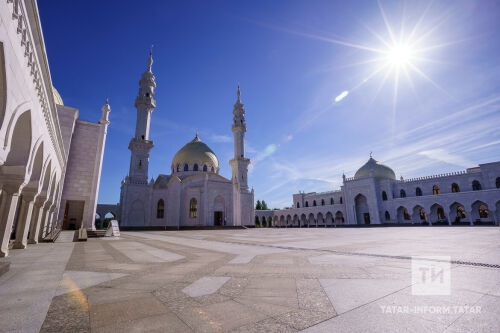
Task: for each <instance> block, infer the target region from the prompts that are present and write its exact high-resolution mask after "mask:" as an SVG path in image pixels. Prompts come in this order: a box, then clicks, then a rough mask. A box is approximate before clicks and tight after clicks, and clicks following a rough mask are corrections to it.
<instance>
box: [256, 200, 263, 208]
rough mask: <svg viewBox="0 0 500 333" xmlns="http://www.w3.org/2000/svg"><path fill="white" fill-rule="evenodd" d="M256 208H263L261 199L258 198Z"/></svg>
mask: <svg viewBox="0 0 500 333" xmlns="http://www.w3.org/2000/svg"><path fill="white" fill-rule="evenodd" d="M255 210H262V204H261V203H260V200H257V204H256V205H255Z"/></svg>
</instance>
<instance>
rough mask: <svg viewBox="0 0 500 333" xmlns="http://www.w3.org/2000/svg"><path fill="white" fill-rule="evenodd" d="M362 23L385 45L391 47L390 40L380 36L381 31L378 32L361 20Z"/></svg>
mask: <svg viewBox="0 0 500 333" xmlns="http://www.w3.org/2000/svg"><path fill="white" fill-rule="evenodd" d="M361 24H362V25H363V26H364V27H365V29H366V30H368V31H369V32H370V33H371V34H372V35H373V36H375V37H376V38H377V39H378V40H379V41H381V42H382V44H384V46H385V47H387V48H389V47H391V44H389V42H388V41H386V40H385V39H384V38H383V37H382V36H380V34H379V33H377V32H376V31H375V30H373V29H372V28H370V27H369V26H368V25H366V24H364V23H363V22H361Z"/></svg>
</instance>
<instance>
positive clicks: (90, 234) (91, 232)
mask: <svg viewBox="0 0 500 333" xmlns="http://www.w3.org/2000/svg"><path fill="white" fill-rule="evenodd" d="M105 234H106V230H87V237H89V238H91V237H104V235H105Z"/></svg>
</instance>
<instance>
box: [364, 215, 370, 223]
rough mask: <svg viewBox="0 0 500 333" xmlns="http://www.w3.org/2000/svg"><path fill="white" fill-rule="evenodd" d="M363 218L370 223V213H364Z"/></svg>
mask: <svg viewBox="0 0 500 333" xmlns="http://www.w3.org/2000/svg"><path fill="white" fill-rule="evenodd" d="M363 218H364V219H365V224H370V213H364V214H363Z"/></svg>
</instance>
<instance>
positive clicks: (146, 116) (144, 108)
mask: <svg viewBox="0 0 500 333" xmlns="http://www.w3.org/2000/svg"><path fill="white" fill-rule="evenodd" d="M152 65H153V52H152V49H151V50H150V51H149V60H148V67H147V69H146V71H145V72H144V73H142V76H141V80H140V81H139V93H138V95H137V97H136V99H135V107H136V109H137V122H136V125H135V137H133V138H132V139H131V140H130V143H129V146H128V149H130V151H131V157H130V169H129V176H128V180H129V181H130V182H132V183H135V184H144V185H146V184H147V183H148V166H149V152H150V151H151V149H152V148H153V141H151V140H149V127H150V124H151V113H153V110H154V109H155V108H156V101H155V100H154V98H153V97H154V94H155V92H154V90H155V88H156V82H155V76H154V75H153V72H152V71H151V66H152Z"/></svg>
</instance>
